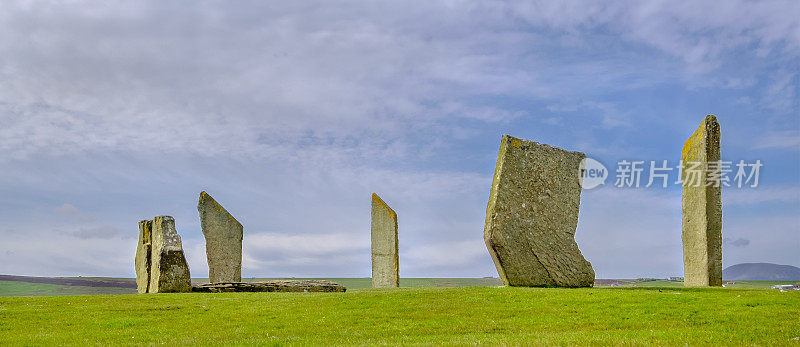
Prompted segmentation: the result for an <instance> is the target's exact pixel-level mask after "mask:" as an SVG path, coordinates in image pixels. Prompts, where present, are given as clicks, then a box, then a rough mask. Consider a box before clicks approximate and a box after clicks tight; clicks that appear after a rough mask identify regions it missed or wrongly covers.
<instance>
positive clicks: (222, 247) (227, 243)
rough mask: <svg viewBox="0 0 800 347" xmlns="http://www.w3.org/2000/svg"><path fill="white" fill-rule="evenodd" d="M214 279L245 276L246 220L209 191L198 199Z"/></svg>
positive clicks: (209, 269)
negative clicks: (218, 200)
mask: <svg viewBox="0 0 800 347" xmlns="http://www.w3.org/2000/svg"><path fill="white" fill-rule="evenodd" d="M197 211H198V212H200V226H201V227H202V229H203V235H204V236H205V238H206V258H207V259H208V277H209V281H210V282H211V283H217V282H240V281H241V280H242V236H243V229H242V224H240V223H239V221H237V220H236V218H233V216H232V215H231V214H230V213H228V211H226V210H225V209H224V208H223V207H222V205H220V204H219V203H217V201H216V200H214V198H212V197H211V195H208V193H206V192H201V193H200V200H199V202H198V203H197Z"/></svg>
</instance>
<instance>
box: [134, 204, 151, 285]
mask: <svg viewBox="0 0 800 347" xmlns="http://www.w3.org/2000/svg"><path fill="white" fill-rule="evenodd" d="M152 229H153V221H151V220H143V221H140V222H139V245H138V246H137V247H136V261H135V265H136V290H138V291H139V293H147V292H148V291H149V289H150V259H151V257H152V256H151V252H152V235H153V230H152Z"/></svg>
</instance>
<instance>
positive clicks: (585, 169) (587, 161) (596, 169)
mask: <svg viewBox="0 0 800 347" xmlns="http://www.w3.org/2000/svg"><path fill="white" fill-rule="evenodd" d="M606 178H608V169H606V167H605V166H603V164H602V163H600V162H599V161H597V160H594V159H592V158H584V159H583V160H581V165H580V170H579V171H578V182H580V184H581V187H583V189H592V188H595V187H597V186H599V185H601V184H605V183H606Z"/></svg>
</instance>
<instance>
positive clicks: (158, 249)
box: [149, 216, 192, 293]
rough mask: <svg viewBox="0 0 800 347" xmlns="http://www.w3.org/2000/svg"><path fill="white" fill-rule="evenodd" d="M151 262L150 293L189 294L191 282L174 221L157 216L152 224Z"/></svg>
mask: <svg viewBox="0 0 800 347" xmlns="http://www.w3.org/2000/svg"><path fill="white" fill-rule="evenodd" d="M152 225H153V229H152V260H151V267H150V289H149V292H150V293H168V292H190V291H191V290H192V280H191V277H190V275H189V265H188V264H187V263H186V257H185V256H184V255H183V246H182V245H181V237H180V236H179V235H178V232H177V231H176V230H175V219H173V218H172V217H170V216H159V217H156V218H155V219H153V222H152Z"/></svg>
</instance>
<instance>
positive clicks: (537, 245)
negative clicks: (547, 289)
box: [483, 135, 594, 287]
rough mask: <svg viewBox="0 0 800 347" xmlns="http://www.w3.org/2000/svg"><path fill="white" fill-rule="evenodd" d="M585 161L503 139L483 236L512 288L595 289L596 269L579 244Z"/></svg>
mask: <svg viewBox="0 0 800 347" xmlns="http://www.w3.org/2000/svg"><path fill="white" fill-rule="evenodd" d="M583 158H585V155H584V154H583V153H580V152H569V151H565V150H563V149H560V148H556V147H552V146H548V145H544V144H540V143H537V142H533V141H528V140H520V139H517V138H514V137H511V136H508V135H503V139H502V141H501V144H500V154H499V155H498V157H497V166H496V167H495V171H494V179H493V181H492V190H491V193H490V194H489V204H488V206H487V208H486V226H485V228H484V234H483V236H484V240H485V241H486V247H487V248H488V249H489V254H491V256H492V260H494V264H495V266H496V267H497V272H498V274H499V275H500V278H501V279H502V280H503V283H505V284H506V285H509V286H557V287H591V286H592V285H594V270H593V269H592V264H590V263H589V262H588V261H586V259H585V258H584V257H583V255H582V254H581V251H580V250H579V249H578V244H577V243H575V229H576V228H577V225H578V209H579V208H580V201H581V186H580V182H579V169H580V163H581V160H583Z"/></svg>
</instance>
